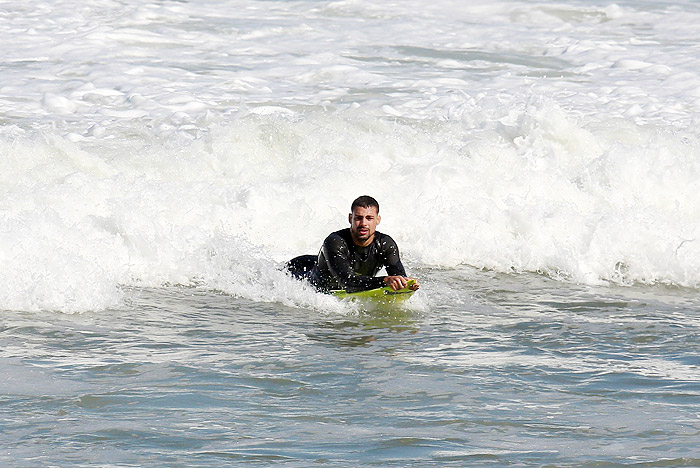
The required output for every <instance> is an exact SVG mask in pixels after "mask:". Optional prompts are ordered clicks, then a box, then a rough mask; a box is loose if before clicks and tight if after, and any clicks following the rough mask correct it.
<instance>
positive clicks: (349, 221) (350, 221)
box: [348, 213, 352, 224]
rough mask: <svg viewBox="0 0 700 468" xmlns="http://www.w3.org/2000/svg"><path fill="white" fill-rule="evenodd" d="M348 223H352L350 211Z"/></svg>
mask: <svg viewBox="0 0 700 468" xmlns="http://www.w3.org/2000/svg"><path fill="white" fill-rule="evenodd" d="M348 223H350V224H352V213H350V214H349V215H348Z"/></svg>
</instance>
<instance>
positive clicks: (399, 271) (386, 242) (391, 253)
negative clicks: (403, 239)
mask: <svg viewBox="0 0 700 468" xmlns="http://www.w3.org/2000/svg"><path fill="white" fill-rule="evenodd" d="M380 245H381V248H382V255H383V256H384V258H385V259H386V260H385V262H386V265H385V266H386V273H387V275H389V276H406V269H405V268H404V267H403V264H402V263H401V257H400V256H399V246H398V245H396V242H394V239H392V238H391V237H389V236H387V235H385V236H384V237H383V238H382V241H381V244H380Z"/></svg>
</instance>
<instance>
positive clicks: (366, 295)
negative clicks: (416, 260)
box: [331, 279, 416, 304]
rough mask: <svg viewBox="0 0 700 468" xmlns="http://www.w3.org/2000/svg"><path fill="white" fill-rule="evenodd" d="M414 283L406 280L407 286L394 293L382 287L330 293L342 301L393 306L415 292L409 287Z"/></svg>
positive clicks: (387, 287)
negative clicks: (370, 302) (368, 302)
mask: <svg viewBox="0 0 700 468" xmlns="http://www.w3.org/2000/svg"><path fill="white" fill-rule="evenodd" d="M415 282H416V280H413V279H410V280H408V284H407V285H406V287H405V288H403V289H399V290H396V291H394V290H393V289H391V288H390V287H389V286H384V287H383V288H377V289H369V290H367V291H358V292H352V293H349V292H347V291H345V290H342V289H341V290H334V291H331V294H333V295H334V296H335V297H337V298H339V299H343V300H361V301H372V302H377V303H381V304H395V303H401V302H404V301H405V300H407V299H408V298H409V297H411V295H412V294H413V293H414V292H415V291H413V290H412V289H410V288H411V286H412V285H413V284H414V283H415Z"/></svg>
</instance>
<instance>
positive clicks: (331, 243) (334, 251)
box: [321, 236, 384, 292]
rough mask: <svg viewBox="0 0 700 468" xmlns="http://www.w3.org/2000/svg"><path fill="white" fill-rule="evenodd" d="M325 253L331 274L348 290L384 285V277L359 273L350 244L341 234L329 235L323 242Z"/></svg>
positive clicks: (360, 289) (361, 289)
mask: <svg viewBox="0 0 700 468" xmlns="http://www.w3.org/2000/svg"><path fill="white" fill-rule="evenodd" d="M321 248H322V249H323V255H324V257H325V258H326V264H327V265H328V269H329V270H330V272H331V274H332V275H333V276H334V277H335V279H336V280H337V281H338V283H340V285H341V286H342V287H343V288H344V289H345V290H346V291H348V292H356V291H364V290H367V289H374V288H381V287H382V286H384V277H382V276H365V275H358V274H357V273H355V272H354V271H353V269H352V264H351V263H350V252H349V250H348V245H347V244H346V243H345V241H344V240H343V238H342V237H340V236H329V237H328V238H327V239H326V240H325V242H324V243H323V247H321Z"/></svg>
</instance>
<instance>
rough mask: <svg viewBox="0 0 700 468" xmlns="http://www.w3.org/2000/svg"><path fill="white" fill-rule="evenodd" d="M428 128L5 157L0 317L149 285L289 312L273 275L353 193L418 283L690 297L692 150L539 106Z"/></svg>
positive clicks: (263, 133)
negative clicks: (202, 291)
mask: <svg viewBox="0 0 700 468" xmlns="http://www.w3.org/2000/svg"><path fill="white" fill-rule="evenodd" d="M447 114H449V116H448V117H447V118H440V119H432V120H429V119H424V118H423V119H405V118H404V119H396V118H386V117H381V116H376V115H365V114H363V113H362V112H358V111H357V110H350V111H348V112H345V113H342V112H336V113H333V114H328V113H326V112H315V113H298V112H292V111H288V112H263V113H249V114H247V115H245V116H243V117H240V118H237V119H234V120H231V121H228V122H221V123H218V124H214V125H212V126H211V127H210V128H209V129H205V130H206V131H205V132H203V135H204V136H202V137H200V138H197V139H194V140H191V139H187V140H185V139H178V138H174V139H172V140H168V141H164V140H163V139H162V138H160V137H158V136H156V135H154V136H153V137H152V140H151V142H150V143H149V144H143V143H141V144H140V147H139V150H138V151H134V148H133V146H135V144H134V142H133V141H129V140H127V143H126V144H125V151H124V152H123V153H120V152H119V151H118V148H117V147H115V145H114V143H113V142H109V145H108V147H106V148H105V149H104V151H102V150H101V148H100V140H99V138H93V139H91V140H89V141H85V142H80V141H79V142H75V141H70V139H68V138H65V137H61V136H59V135H56V134H50V133H44V134H35V135H34V136H23V137H17V136H16V135H15V136H14V137H13V138H12V139H5V140H3V142H2V147H3V148H2V153H1V154H2V158H3V164H4V166H5V167H6V168H7V170H6V171H5V172H4V173H3V176H2V179H0V180H1V181H2V193H3V197H2V202H0V203H1V205H0V207H1V211H0V216H1V219H2V232H0V236H2V245H3V249H2V266H1V268H2V270H3V271H2V276H3V278H7V280H6V281H4V282H3V284H2V286H1V287H0V295H1V296H2V303H3V304H4V306H5V307H6V308H11V309H20V310H38V309H58V310H64V311H81V310H94V309H100V308H107V307H114V306H118V304H119V303H120V300H121V299H120V297H121V293H120V288H121V287H123V286H160V285H164V284H181V285H190V286H200V287H209V288H213V289H218V290H222V291H225V292H228V293H231V294H237V295H241V296H244V297H249V298H251V299H255V300H263V296H265V297H268V298H269V297H272V298H273V300H284V298H283V295H280V294H272V295H270V294H261V293H260V291H261V290H265V291H269V290H274V289H277V290H280V288H282V290H286V291H287V293H290V291H292V290H293V285H294V283H285V282H286V281H288V278H287V277H286V276H285V275H284V274H282V276H279V266H280V265H281V263H283V262H284V260H285V259H287V258H291V257H292V256H294V255H297V254H301V253H314V252H316V251H317V249H318V246H319V245H320V242H321V241H322V240H323V238H324V237H325V235H327V233H328V232H331V231H332V230H335V229H337V228H339V227H342V226H344V225H345V223H346V213H347V209H348V207H347V205H348V203H349V201H350V200H352V199H353V198H354V197H355V196H356V195H358V194H361V193H371V194H373V195H374V196H375V197H377V198H378V199H379V200H380V201H381V203H382V214H383V217H384V222H383V224H382V226H381V229H382V230H383V231H385V232H387V233H390V234H391V235H392V236H393V237H394V238H395V239H397V241H398V242H399V245H400V246H401V249H402V252H403V254H404V256H405V257H406V259H407V263H409V264H413V265H415V266H416V267H417V268H420V267H439V268H451V267H454V266H457V265H470V266H473V267H476V268H486V269H493V270H496V271H502V272H513V271H515V272H520V271H531V272H540V273H545V274H548V275H550V276H553V277H557V278H563V279H568V280H574V281H579V282H586V283H600V282H605V281H613V282H617V283H623V284H629V283H636V282H642V283H658V282H661V283H669V284H678V285H683V286H688V287H696V286H697V284H698V280H699V279H700V274H698V271H700V269H699V268H698V267H699V266H700V245H699V244H698V242H696V236H697V232H698V212H699V210H700V195H698V193H697V191H696V190H694V189H693V184H694V181H695V180H697V178H698V175H700V174H699V173H700V167H699V166H698V162H697V161H696V158H694V155H695V154H697V152H698V148H699V145H698V140H697V136H695V135H693V134H690V133H684V132H680V131H670V130H668V129H666V128H663V127H659V126H655V125H646V126H638V125H634V124H631V123H629V122H626V121H621V120H613V121H607V122H597V121H591V120H587V121H582V120H581V119H577V118H574V117H572V116H571V115H569V114H567V113H566V112H565V111H563V110H562V109H561V108H559V107H558V106H557V105H556V104H554V103H552V102H550V101H547V100H544V99H528V100H526V101H523V102H521V103H520V104H518V103H517V102H511V103H509V105H508V106H503V105H499V106H496V105H494V104H493V102H492V99H491V98H489V97H483V99H482V101H479V98H477V99H475V100H474V101H473V102H472V103H471V104H470V105H465V104H464V103H461V104H460V107H459V108H457V107H454V108H452V110H450V111H449V112H445V115H447ZM142 131H143V130H142ZM173 141H175V142H177V143H173ZM289 281H291V280H289ZM246 284H247V285H248V286H247V287H243V285H246ZM280 285H284V286H280ZM285 294H286V293H285ZM290 294H291V295H292V297H294V293H290ZM309 297H310V296H306V298H305V299H302V298H301V296H298V297H297V300H301V301H306V302H308V301H309V300H310V299H309ZM293 301H294V299H292V302H293Z"/></svg>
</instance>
